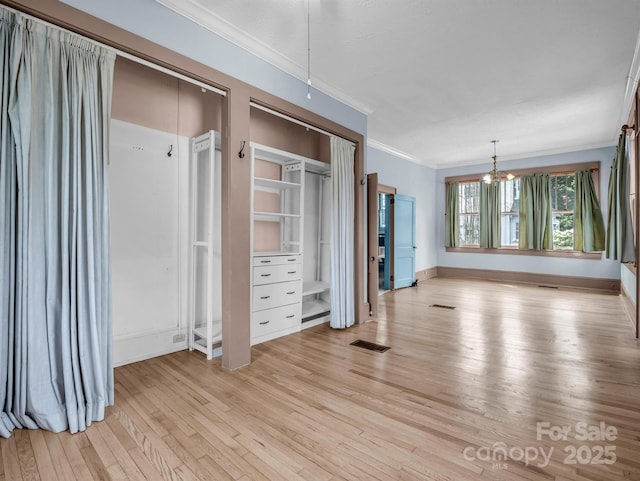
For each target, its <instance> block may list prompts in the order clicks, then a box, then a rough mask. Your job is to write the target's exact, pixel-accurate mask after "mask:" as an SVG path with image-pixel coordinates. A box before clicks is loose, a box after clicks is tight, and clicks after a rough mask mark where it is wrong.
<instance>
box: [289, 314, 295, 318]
mask: <svg viewBox="0 0 640 481" xmlns="http://www.w3.org/2000/svg"><path fill="white" fill-rule="evenodd" d="M292 317H296V315H295V314H291V315H290V316H287V319H291V318H292Z"/></svg>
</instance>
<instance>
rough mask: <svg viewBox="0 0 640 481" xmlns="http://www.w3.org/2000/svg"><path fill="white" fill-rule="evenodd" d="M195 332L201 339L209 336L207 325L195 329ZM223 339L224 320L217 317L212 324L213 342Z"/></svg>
mask: <svg viewBox="0 0 640 481" xmlns="http://www.w3.org/2000/svg"><path fill="white" fill-rule="evenodd" d="M193 334H194V335H196V336H198V337H199V338H200V339H206V338H207V326H206V325H203V326H200V327H196V328H194V329H193ZM220 341H222V320H220V319H217V320H215V321H213V323H212V326H211V342H213V343H216V342H220Z"/></svg>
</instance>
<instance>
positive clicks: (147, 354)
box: [113, 329, 189, 367]
mask: <svg viewBox="0 0 640 481" xmlns="http://www.w3.org/2000/svg"><path fill="white" fill-rule="evenodd" d="M174 334H178V330H177V329H170V330H164V331H159V332H152V333H145V334H140V335H138V336H128V337H124V338H120V339H114V340H113V365H114V367H118V366H124V365H125V364H131V363H132V362H138V361H144V360H146V359H151V358H152V357H157V356H164V355H165V354H171V353H172V352H178V351H183V350H185V349H188V347H189V346H188V345H187V341H186V335H185V340H184V341H181V342H176V343H174V342H173V336H174ZM182 334H186V333H185V332H184V330H183V331H182Z"/></svg>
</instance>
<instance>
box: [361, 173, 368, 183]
mask: <svg viewBox="0 0 640 481" xmlns="http://www.w3.org/2000/svg"><path fill="white" fill-rule="evenodd" d="M366 182H367V174H364V177H363V178H362V180H361V181H360V185H364V184H365V183H366Z"/></svg>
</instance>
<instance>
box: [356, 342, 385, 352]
mask: <svg viewBox="0 0 640 481" xmlns="http://www.w3.org/2000/svg"><path fill="white" fill-rule="evenodd" d="M350 346H356V347H361V348H363V349H369V350H370V351H376V352H385V351H388V350H389V349H391V348H390V347H389V346H383V345H381V344H376V343H375V342H369V341H363V340H362V339H358V340H357V341H353V342H352V343H351V344H350Z"/></svg>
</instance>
